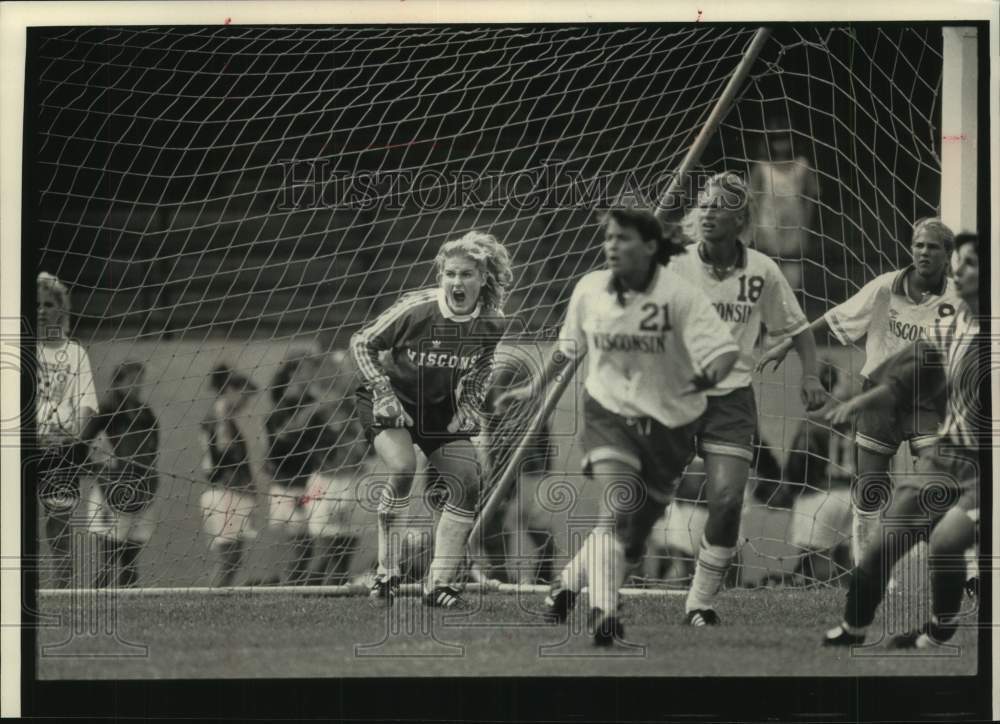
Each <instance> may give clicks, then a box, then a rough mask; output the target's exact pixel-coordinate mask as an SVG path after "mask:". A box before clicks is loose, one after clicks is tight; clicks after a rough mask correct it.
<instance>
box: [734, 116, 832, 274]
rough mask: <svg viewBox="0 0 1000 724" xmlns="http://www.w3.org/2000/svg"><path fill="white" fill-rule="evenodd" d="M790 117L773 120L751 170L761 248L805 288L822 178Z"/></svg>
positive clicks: (757, 237) (751, 183) (774, 118)
mask: <svg viewBox="0 0 1000 724" xmlns="http://www.w3.org/2000/svg"><path fill="white" fill-rule="evenodd" d="M792 135H793V134H792V130H791V123H790V121H789V120H788V118H787V117H785V118H783V117H773V118H771V119H769V120H768V123H767V130H766V139H767V140H766V143H765V144H764V149H763V152H762V154H761V158H760V159H758V160H757V161H756V162H755V163H754V164H753V168H752V170H751V173H750V191H751V193H752V194H753V196H754V198H755V202H756V204H757V214H758V216H757V228H756V230H755V239H756V243H757V249H758V250H759V251H761V252H763V253H764V254H767V255H768V256H769V257H772V258H773V259H774V260H775V261H776V262H777V263H778V266H779V267H780V268H781V271H782V273H783V274H784V275H785V278H786V279H787V280H788V284H789V286H791V288H792V290H793V291H794V292H795V293H796V294H799V293H801V292H802V260H803V259H804V258H805V257H808V256H811V255H812V243H811V241H810V238H809V227H810V225H811V224H812V217H813V205H814V204H815V202H816V201H817V200H818V198H819V179H818V177H817V174H816V171H815V170H814V169H813V168H812V166H811V165H810V163H809V160H808V159H807V158H806V157H805V156H803V155H796V154H795V151H794V146H793V145H792Z"/></svg>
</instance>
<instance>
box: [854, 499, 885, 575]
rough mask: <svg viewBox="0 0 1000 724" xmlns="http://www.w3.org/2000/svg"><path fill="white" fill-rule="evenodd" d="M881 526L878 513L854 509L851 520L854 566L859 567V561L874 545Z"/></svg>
mask: <svg viewBox="0 0 1000 724" xmlns="http://www.w3.org/2000/svg"><path fill="white" fill-rule="evenodd" d="M881 524H882V519H881V516H880V515H879V513H878V511H864V510H859V509H858V508H855V509H854V517H853V519H852V520H851V554H852V556H853V557H854V565H855V566H859V565H861V559H862V558H864V556H865V554H866V553H867V552H868V551H869V550H871V547H872V546H873V545H875V539H876V538H878V536H879V530H880V528H881Z"/></svg>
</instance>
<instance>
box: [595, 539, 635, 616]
mask: <svg viewBox="0 0 1000 724" xmlns="http://www.w3.org/2000/svg"><path fill="white" fill-rule="evenodd" d="M590 543H591V546H590V550H591V555H590V556H589V558H590V561H589V565H590V607H591V608H599V609H601V610H602V611H603V612H604V613H605V615H613V614H615V613H616V612H617V611H618V589H620V588H621V586H622V584H623V583H624V582H625V573H626V566H625V545H624V544H623V543H622V542H621V541H619V540H618V537H617V536H616V535H615V533H614V530H612V529H611V528H597V529H595V530H594V532H593V534H592V535H591V538H590Z"/></svg>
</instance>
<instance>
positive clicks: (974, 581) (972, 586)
mask: <svg viewBox="0 0 1000 724" xmlns="http://www.w3.org/2000/svg"><path fill="white" fill-rule="evenodd" d="M965 593H966V595H967V596H968V597H969V598H979V576H973V577H972V578H970V579H968V580H967V581H966V582H965Z"/></svg>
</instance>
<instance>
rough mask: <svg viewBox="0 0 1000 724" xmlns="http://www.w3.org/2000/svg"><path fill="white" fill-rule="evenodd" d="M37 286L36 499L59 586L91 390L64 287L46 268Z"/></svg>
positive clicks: (92, 404) (64, 580)
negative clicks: (73, 333) (71, 330)
mask: <svg viewBox="0 0 1000 724" xmlns="http://www.w3.org/2000/svg"><path fill="white" fill-rule="evenodd" d="M37 289H38V308H37V323H38V329H37V334H38V338H37V341H36V343H35V355H36V364H37V374H38V377H37V389H36V397H35V424H36V436H37V440H38V446H39V448H40V449H41V450H42V454H41V458H40V460H39V462H38V483H39V490H38V498H39V500H40V501H41V503H42V506H43V508H44V509H45V523H44V526H45V538H46V540H47V541H48V545H49V549H50V552H51V554H52V556H53V558H54V559H55V560H54V568H53V580H52V584H53V585H54V586H55V587H56V588H65V587H67V586H68V585H69V583H70V581H71V579H72V575H73V571H72V561H71V555H70V554H71V552H70V542H71V535H70V534H71V532H72V531H71V527H70V516H71V514H72V513H73V510H74V509H75V508H76V506H77V505H78V504H79V502H80V475H81V473H82V470H83V467H82V466H83V465H84V464H85V463H86V462H87V458H88V456H89V446H88V445H87V443H86V442H85V441H83V440H82V439H81V438H80V434H81V433H82V432H83V430H84V429H85V428H86V426H87V423H88V422H89V421H90V418H91V417H92V416H93V415H94V414H96V412H97V393H96V390H95V387H94V377H93V375H92V374H91V371H90V360H89V359H88V357H87V353H86V351H85V350H84V349H83V347H81V346H80V345H79V344H78V343H77V342H76V341H75V340H72V339H70V338H69V311H70V305H69V302H70V299H69V290H68V289H67V288H66V286H65V285H64V284H63V283H62V282H61V281H59V279H58V278H57V277H55V276H53V275H52V274H49V273H48V272H41V273H40V274H39V275H38V288H37Z"/></svg>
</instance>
